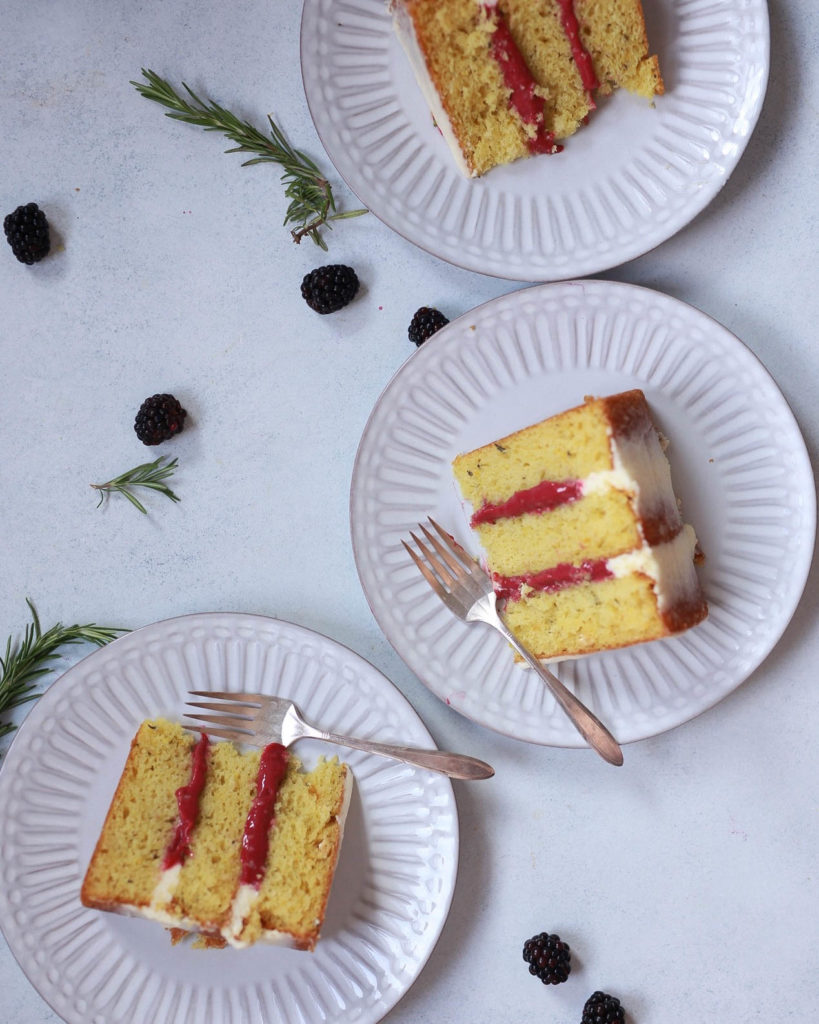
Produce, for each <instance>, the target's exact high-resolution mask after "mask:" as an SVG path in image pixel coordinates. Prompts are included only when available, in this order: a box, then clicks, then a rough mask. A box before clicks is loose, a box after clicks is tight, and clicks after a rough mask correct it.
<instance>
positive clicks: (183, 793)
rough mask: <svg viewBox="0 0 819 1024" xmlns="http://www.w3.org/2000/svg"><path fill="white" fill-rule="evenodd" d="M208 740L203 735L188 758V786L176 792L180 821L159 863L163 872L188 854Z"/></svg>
mask: <svg viewBox="0 0 819 1024" xmlns="http://www.w3.org/2000/svg"><path fill="white" fill-rule="evenodd" d="M209 749H210V740H209V739H208V737H207V736H206V735H205V733H202V735H201V738H200V739H199V741H198V742H197V744H196V745H195V746H194V748H193V752H192V754H191V777H190V782H189V783H188V784H187V786H180V787H179V789H177V791H176V805H177V807H178V808H179V818H178V820H177V823H176V830H175V832H174V835H173V839H172V840H171V842H170V844H169V846H168V849H167V850H166V851H165V856H164V857H163V859H162V870H163V871H166V870H167V869H168V868H173V867H176V865H177V864H182V862H183V861H184V860H185V858H186V857H189V856H190V852H191V834H192V833H193V828H194V825H195V824H196V818H197V815H198V814H199V799H200V797H201V795H202V790H203V789H204V786H205V775H206V774H207V770H208V751H209Z"/></svg>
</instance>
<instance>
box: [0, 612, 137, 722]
mask: <svg viewBox="0 0 819 1024" xmlns="http://www.w3.org/2000/svg"><path fill="white" fill-rule="evenodd" d="M26 604H27V605H28V606H29V609H30V610H31V618H32V621H31V622H30V623H29V624H28V625H27V626H26V629H25V632H24V634H23V638H22V640H20V641H16V640H14V639H13V638H12V637H9V638H8V640H7V641H6V650H5V655H4V657H2V658H0V736H5V735H7V734H8V733H10V732H11V731H12V730H13V729H14V728H15V726H14V725H12V724H11V722H3V721H2V716H3V715H5V714H6V713H7V712H9V711H11V710H12V708H16V707H19V705H21V704H25V703H27V702H28V701H32V700H35V699H36V698H37V697H39V696H40V694H39V693H38V692H36V685H37V683H36V681H37V680H38V679H39V678H40V677H41V676H43V675H45V674H46V673H48V672H51V671H52V666H51V665H49V664H48V663H49V662H51V661H54V660H55V659H56V658H59V657H60V655H61V653H62V652H61V648H62V647H65V646H67V645H68V644H79V643H86V642H87V643H92V644H95V645H96V646H97V647H102V646H104V645H105V644H107V643H109V642H110V641H111V640H115V639H116V637H117V636H118V635H119V634H120V633H126V632H127V630H125V629H120V628H117V627H108V626H97V625H95V624H94V623H91V624H90V625H86V626H77V625H75V626H63V625H62V623H59V622H58V623H57V625H56V626H52V627H51V629H49V630H46V632H45V633H44V632H43V631H42V629H41V627H40V620H39V618H38V616H37V610H36V609H35V607H34V605H33V604H32V603H31V601H30V600H29V598H26Z"/></svg>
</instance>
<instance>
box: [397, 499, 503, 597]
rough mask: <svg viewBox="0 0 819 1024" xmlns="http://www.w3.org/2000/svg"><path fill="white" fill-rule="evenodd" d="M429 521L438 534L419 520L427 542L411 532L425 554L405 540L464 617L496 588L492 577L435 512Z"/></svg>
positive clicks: (422, 568)
mask: <svg viewBox="0 0 819 1024" xmlns="http://www.w3.org/2000/svg"><path fill="white" fill-rule="evenodd" d="M429 523H430V525H431V526H432V527H433V529H434V530H435V533H437V535H438V536H437V537H436V536H435V534H433V533H431V532H430V531H429V530H428V529H427V528H426V526H424V524H423V523H419V524H418V528H419V529H420V531H421V532H422V533H423V535H424V537H425V538H426V543H424V541H422V540H421V539H420V537H418V536H416V535H415V534H414V533H410V536H411V537H412V539H413V540H414V541H415V544H416V545H417V547H418V551H420V553H421V555H422V556H423V558H422V557H420V556H419V554H418V552H416V551H413V549H412V548H411V547H410V546H409V544H407V542H406V541H404V540H402V541H401V543H402V544H403V545H404V548H405V549H406V551H407V553H408V554H409V556H410V557H411V558H412V560H413V562H415V564H416V565H417V566H418V569H419V570H420V571H421V574H422V575H423V577H424V579H425V580H426V581H427V583H428V584H429V585H430V587H431V588H432V589H433V590H434V591H435V593H436V594H437V595H438V597H439V598H440V599H441V600H442V601H443V602H444V604H446V605H447V606H448V607H449V608H450V609H451V610H452V611H454V612H455V613H456V614H457V615H460V616H461V617H463V616H464V615H465V614H466V613H467V610H468V607H467V606H471V605H472V604H474V603H475V602H477V601H478V600H480V599H481V598H484V597H487V596H488V595H489V594H490V593H491V592H492V591H493V587H492V581H491V580H490V578H489V576H488V575H487V574H486V572H485V571H484V570H483V568H482V567H481V565H480V563H479V562H478V561H477V560H476V559H474V558H473V557H472V556H471V555H470V554H468V553H467V552H466V551H465V550H464V549H463V548H462V547H461V545H460V544H459V543H458V542H457V541H456V540H455V538H454V537H452V536H451V534H449V533H447V531H446V530H445V529H444V528H443V527H442V526H439V525H438V523H436V522H435V520H434V519H433V518H432V517H431V516H430V517H429Z"/></svg>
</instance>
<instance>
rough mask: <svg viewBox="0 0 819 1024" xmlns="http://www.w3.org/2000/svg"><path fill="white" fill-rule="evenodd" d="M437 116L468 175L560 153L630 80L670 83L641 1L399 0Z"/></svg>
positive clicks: (639, 88)
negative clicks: (602, 102)
mask: <svg viewBox="0 0 819 1024" xmlns="http://www.w3.org/2000/svg"><path fill="white" fill-rule="evenodd" d="M389 6H390V8H391V10H392V13H393V24H394V27H395V32H396V34H397V36H398V38H399V40H400V41H401V44H402V46H403V47H404V50H405V51H406V53H407V55H408V57H409V59H410V62H411V64H412V67H413V70H414V72H415V76H416V79H417V80H418V83H419V85H420V87H421V90H422V92H423V94H424V97H425V98H426V101H427V104H428V105H429V107H430V110H431V111H432V114H433V117H434V119H435V123H436V124H437V126H438V128H439V129H440V131H441V133H442V135H443V136H444V138H445V139H446V141H447V143H448V144H449V147H450V149H451V150H452V152H453V154H454V156H455V159H456V161H457V163H458V166H459V167H460V169H461V170H462V171H463V173H464V174H466V175H468V176H470V177H475V176H477V175H480V174H484V173H485V172H486V171H488V170H490V169H491V168H492V167H495V166H497V165H498V164H505V163H510V162H512V161H513V160H517V159H519V158H521V157H525V156H530V155H532V154H535V153H555V152H559V151H560V149H561V148H562V147H560V146H558V145H557V144H556V142H555V140H556V139H565V138H567V137H568V136H570V135H572V134H573V133H574V132H576V131H577V129H578V128H579V127H580V126H581V124H583V123H584V122H585V120H586V119H587V117H588V115H589V114H590V113H591V111H593V110H594V109H595V96H596V95H597V94H598V93H599V94H606V93H609V92H611V91H612V90H613V89H615V88H618V87H623V88H625V89H628V90H630V91H631V92H634V93H637V94H639V95H641V96H644V97H646V98H648V99H651V98H652V97H654V96H656V95H659V94H661V93H662V92H663V91H664V85H663V80H662V76H661V74H660V68H659V64H658V61H657V58H656V57H654V56H650V55H649V52H648V40H647V38H646V31H645V21H644V18H643V10H642V5H641V3H640V0H389Z"/></svg>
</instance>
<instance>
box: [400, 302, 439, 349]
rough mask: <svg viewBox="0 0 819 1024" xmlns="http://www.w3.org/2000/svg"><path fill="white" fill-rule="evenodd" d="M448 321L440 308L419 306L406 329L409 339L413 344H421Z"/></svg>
mask: <svg viewBox="0 0 819 1024" xmlns="http://www.w3.org/2000/svg"><path fill="white" fill-rule="evenodd" d="M448 323H449V320H448V319H447V318H446V317H445V316H444V314H443V313H442V312H441V311H440V310H438V309H433V308H432V306H421V308H420V309H418V310H416V312H415V315H414V316H413V318H412V320H411V321H410V325H409V330H408V331H407V334H408V335H409V340H410V341H411V342H412V343H413V344H414V345H423V343H424V342H425V341H426V340H427V338H431V337H432V335H433V334H435V332H436V331H440V329H441V328H442V327H444V326H446V324H448Z"/></svg>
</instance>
